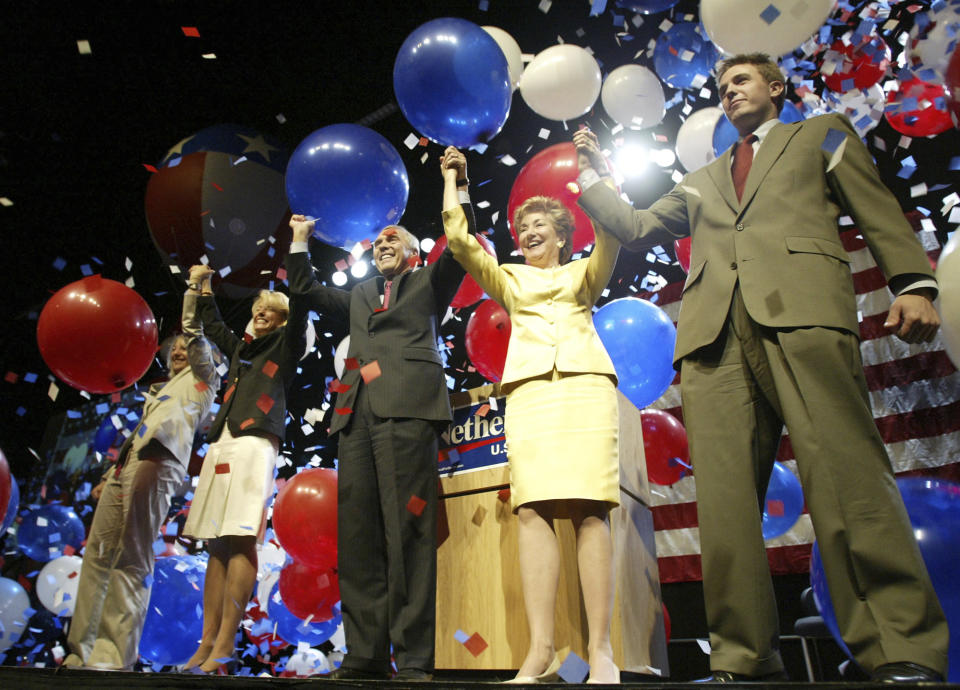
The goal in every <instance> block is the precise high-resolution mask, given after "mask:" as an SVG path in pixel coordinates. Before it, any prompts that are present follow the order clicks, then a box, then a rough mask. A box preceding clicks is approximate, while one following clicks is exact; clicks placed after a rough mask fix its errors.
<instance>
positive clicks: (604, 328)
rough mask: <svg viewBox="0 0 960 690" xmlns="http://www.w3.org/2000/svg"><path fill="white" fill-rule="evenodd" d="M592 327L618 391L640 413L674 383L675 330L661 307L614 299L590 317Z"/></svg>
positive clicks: (638, 301)
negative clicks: (614, 375) (608, 358)
mask: <svg viewBox="0 0 960 690" xmlns="http://www.w3.org/2000/svg"><path fill="white" fill-rule="evenodd" d="M593 325H594V326H595V327H596V329H597V333H599V334H600V340H601V341H602V342H603V346H604V347H605V348H606V349H607V354H609V355H610V359H611V360H613V366H614V368H615V369H616V371H617V378H618V379H619V380H620V383H619V384H618V386H617V387H618V388H619V389H620V390H621V391H622V392H623V394H624V395H625V396H627V398H629V399H630V402H632V403H633V404H634V405H636V406H637V408H639V409H643V408H644V407H646V406H647V405H649V404H650V403H652V402H653V401H654V400H656V399H657V398H659V397H660V396H661V395H663V392H664V391H665V390H667V388H669V387H670V384H671V383H672V382H673V377H674V373H675V372H674V370H673V347H674V345H675V344H676V341H677V329H676V327H675V326H674V325H673V321H671V320H670V317H669V316H667V314H666V313H665V312H664V311H663V310H662V309H660V307H658V306H656V305H655V304H652V303H650V302H648V301H646V300H642V299H636V298H634V297H625V298H623V299H615V300H613V301H612V302H608V303H607V304H605V305H603V306H602V307H600V309H598V310H597V311H596V313H594V315H593Z"/></svg>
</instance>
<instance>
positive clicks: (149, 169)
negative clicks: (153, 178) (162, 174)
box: [141, 163, 157, 173]
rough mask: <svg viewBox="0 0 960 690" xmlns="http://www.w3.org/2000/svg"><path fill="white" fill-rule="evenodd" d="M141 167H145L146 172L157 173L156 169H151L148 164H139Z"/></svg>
mask: <svg viewBox="0 0 960 690" xmlns="http://www.w3.org/2000/svg"><path fill="white" fill-rule="evenodd" d="M141 165H142V166H143V167H145V168H146V169H147V171H148V172H152V173H155V172H157V169H156V168H155V167H153V166H152V165H150V164H149V163H141Z"/></svg>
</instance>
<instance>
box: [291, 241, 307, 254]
mask: <svg viewBox="0 0 960 690" xmlns="http://www.w3.org/2000/svg"><path fill="white" fill-rule="evenodd" d="M308 244H309V243H308V242H291V243H290V251H289V252H287V253H288V254H303V253H304V252H307V251H309V247H308Z"/></svg>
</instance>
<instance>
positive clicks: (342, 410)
mask: <svg viewBox="0 0 960 690" xmlns="http://www.w3.org/2000/svg"><path fill="white" fill-rule="evenodd" d="M334 412H336V413H337V414H353V410H352V409H350V408H349V407H338V408H336V409H335V410H334Z"/></svg>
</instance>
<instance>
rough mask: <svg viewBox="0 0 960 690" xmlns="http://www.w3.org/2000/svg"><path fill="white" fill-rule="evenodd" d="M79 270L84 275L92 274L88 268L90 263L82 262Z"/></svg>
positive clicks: (91, 270)
mask: <svg viewBox="0 0 960 690" xmlns="http://www.w3.org/2000/svg"><path fill="white" fill-rule="evenodd" d="M80 272H81V273H82V274H83V275H85V276H92V275H93V269H92V268H90V264H84V265H83V266H81V267H80Z"/></svg>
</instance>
